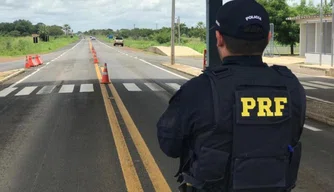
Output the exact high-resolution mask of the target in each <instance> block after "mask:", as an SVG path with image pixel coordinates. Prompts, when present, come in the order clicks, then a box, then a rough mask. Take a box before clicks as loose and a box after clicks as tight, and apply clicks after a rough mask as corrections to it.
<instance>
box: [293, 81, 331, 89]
mask: <svg viewBox="0 0 334 192" xmlns="http://www.w3.org/2000/svg"><path fill="white" fill-rule="evenodd" d="M300 83H301V84H302V85H307V86H311V87H316V88H321V89H333V87H328V86H325V85H317V84H314V83H308V82H300Z"/></svg>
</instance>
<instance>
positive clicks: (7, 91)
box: [0, 87, 17, 97]
mask: <svg viewBox="0 0 334 192" xmlns="http://www.w3.org/2000/svg"><path fill="white" fill-rule="evenodd" d="M16 89H17V87H7V88H6V89H4V90H2V91H0V97H6V96H7V95H9V94H10V93H11V92H13V91H15V90H16Z"/></svg>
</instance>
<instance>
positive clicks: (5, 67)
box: [0, 43, 76, 72]
mask: <svg viewBox="0 0 334 192" xmlns="http://www.w3.org/2000/svg"><path fill="white" fill-rule="evenodd" d="M75 44H76V43H73V44H70V45H68V46H65V47H63V48H60V49H58V50H56V51H54V52H51V53H47V54H41V55H40V57H41V58H42V60H43V62H44V63H47V62H49V61H51V60H52V59H54V58H56V57H58V56H59V55H61V54H62V53H63V52H64V51H66V50H67V49H69V48H70V47H73V46H74V45H75ZM29 56H34V55H29ZM25 62H26V60H25V59H20V60H15V61H10V62H2V63H0V72H2V71H9V70H13V69H20V68H24V65H25Z"/></svg>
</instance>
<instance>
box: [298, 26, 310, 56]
mask: <svg viewBox="0 0 334 192" xmlns="http://www.w3.org/2000/svg"><path fill="white" fill-rule="evenodd" d="M308 26H309V24H308V22H306V25H305V28H306V29H305V36H306V37H305V39H306V40H305V47H306V48H305V54H306V53H307V51H308V43H307V42H308ZM299 46H300V45H299ZM300 47H301V46H300ZM300 47H299V48H300ZM300 50H301V48H300ZM299 54H300V53H299Z"/></svg>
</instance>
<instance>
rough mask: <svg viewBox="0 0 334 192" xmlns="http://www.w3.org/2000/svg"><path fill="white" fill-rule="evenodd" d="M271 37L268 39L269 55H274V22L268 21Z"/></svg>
mask: <svg viewBox="0 0 334 192" xmlns="http://www.w3.org/2000/svg"><path fill="white" fill-rule="evenodd" d="M270 31H271V34H272V36H271V39H270V57H273V56H274V24H273V23H270Z"/></svg>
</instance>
